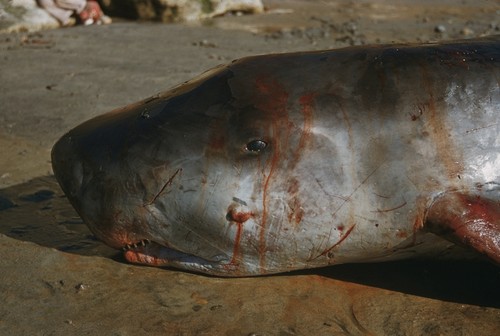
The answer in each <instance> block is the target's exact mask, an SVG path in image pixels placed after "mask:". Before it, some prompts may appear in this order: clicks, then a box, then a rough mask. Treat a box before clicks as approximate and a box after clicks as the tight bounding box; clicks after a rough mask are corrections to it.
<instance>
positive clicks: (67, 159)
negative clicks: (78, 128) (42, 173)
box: [52, 134, 83, 203]
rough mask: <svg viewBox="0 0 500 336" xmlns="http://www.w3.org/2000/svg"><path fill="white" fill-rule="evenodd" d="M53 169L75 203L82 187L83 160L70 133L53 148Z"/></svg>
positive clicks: (67, 194)
mask: <svg viewBox="0 0 500 336" xmlns="http://www.w3.org/2000/svg"><path fill="white" fill-rule="evenodd" d="M52 169H53V171H54V175H55V176H56V178H57V181H58V182H59V185H60V186H61V188H62V190H63V191H64V193H65V194H66V196H68V198H70V200H72V203H73V200H76V199H77V195H78V193H79V191H80V190H81V187H82V181H83V162H82V160H81V158H80V157H79V155H78V153H77V152H76V149H75V146H74V143H73V141H72V139H71V136H70V135H68V134H66V135H64V136H63V137H62V138H60V139H59V141H57V142H56V144H55V145H54V147H53V148H52Z"/></svg>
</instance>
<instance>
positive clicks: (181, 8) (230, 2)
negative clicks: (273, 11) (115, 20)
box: [101, 0, 264, 22]
mask: <svg viewBox="0 0 500 336" xmlns="http://www.w3.org/2000/svg"><path fill="white" fill-rule="evenodd" d="M101 4H102V8H103V10H104V12H106V13H107V14H109V15H112V16H122V17H126V18H130V19H142V20H158V21H163V22H177V21H197V20H201V19H206V18H212V17H215V16H220V15H224V14H226V13H231V12H236V13H261V12H263V11H264V5H263V4H262V1H261V0H102V1H101Z"/></svg>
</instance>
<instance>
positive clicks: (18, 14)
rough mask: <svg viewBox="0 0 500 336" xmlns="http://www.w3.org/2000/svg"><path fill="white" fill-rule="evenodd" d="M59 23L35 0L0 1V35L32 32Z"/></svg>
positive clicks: (54, 26) (57, 25)
mask: <svg viewBox="0 0 500 336" xmlns="http://www.w3.org/2000/svg"><path fill="white" fill-rule="evenodd" d="M57 27H59V23H58V22H57V20H56V19H54V18H53V17H52V16H50V14H49V13H47V12H46V11H44V10H43V9H41V8H40V7H38V5H37V3H36V1H35V0H0V33H13V32H34V31H38V30H41V29H48V28H57Z"/></svg>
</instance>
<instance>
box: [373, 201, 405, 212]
mask: <svg viewBox="0 0 500 336" xmlns="http://www.w3.org/2000/svg"><path fill="white" fill-rule="evenodd" d="M407 204H408V203H407V202H406V200H404V199H403V203H401V204H400V205H398V206H395V207H394V208H389V209H377V210H375V211H372V212H390V211H394V210H397V209H401V208H402V207H404V206H405V205H407Z"/></svg>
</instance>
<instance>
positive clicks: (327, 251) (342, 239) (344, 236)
mask: <svg viewBox="0 0 500 336" xmlns="http://www.w3.org/2000/svg"><path fill="white" fill-rule="evenodd" d="M355 226H356V224H353V225H352V226H351V227H350V228H349V229H347V231H346V232H345V233H344V234H343V235H342V236H341V237H340V239H339V240H338V241H337V242H336V243H335V244H333V245H332V246H331V247H329V248H327V249H326V250H324V251H323V252H321V253H320V254H318V255H317V256H316V257H313V258H310V259H309V260H308V261H312V260H315V259H318V258H319V257H322V256H324V255H327V254H328V253H329V252H330V251H331V250H333V249H334V248H335V247H337V246H339V245H340V243H342V242H343V241H344V240H345V239H346V238H347V237H348V236H349V235H350V234H351V232H352V230H353V229H354V227H355ZM339 230H340V227H339Z"/></svg>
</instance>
